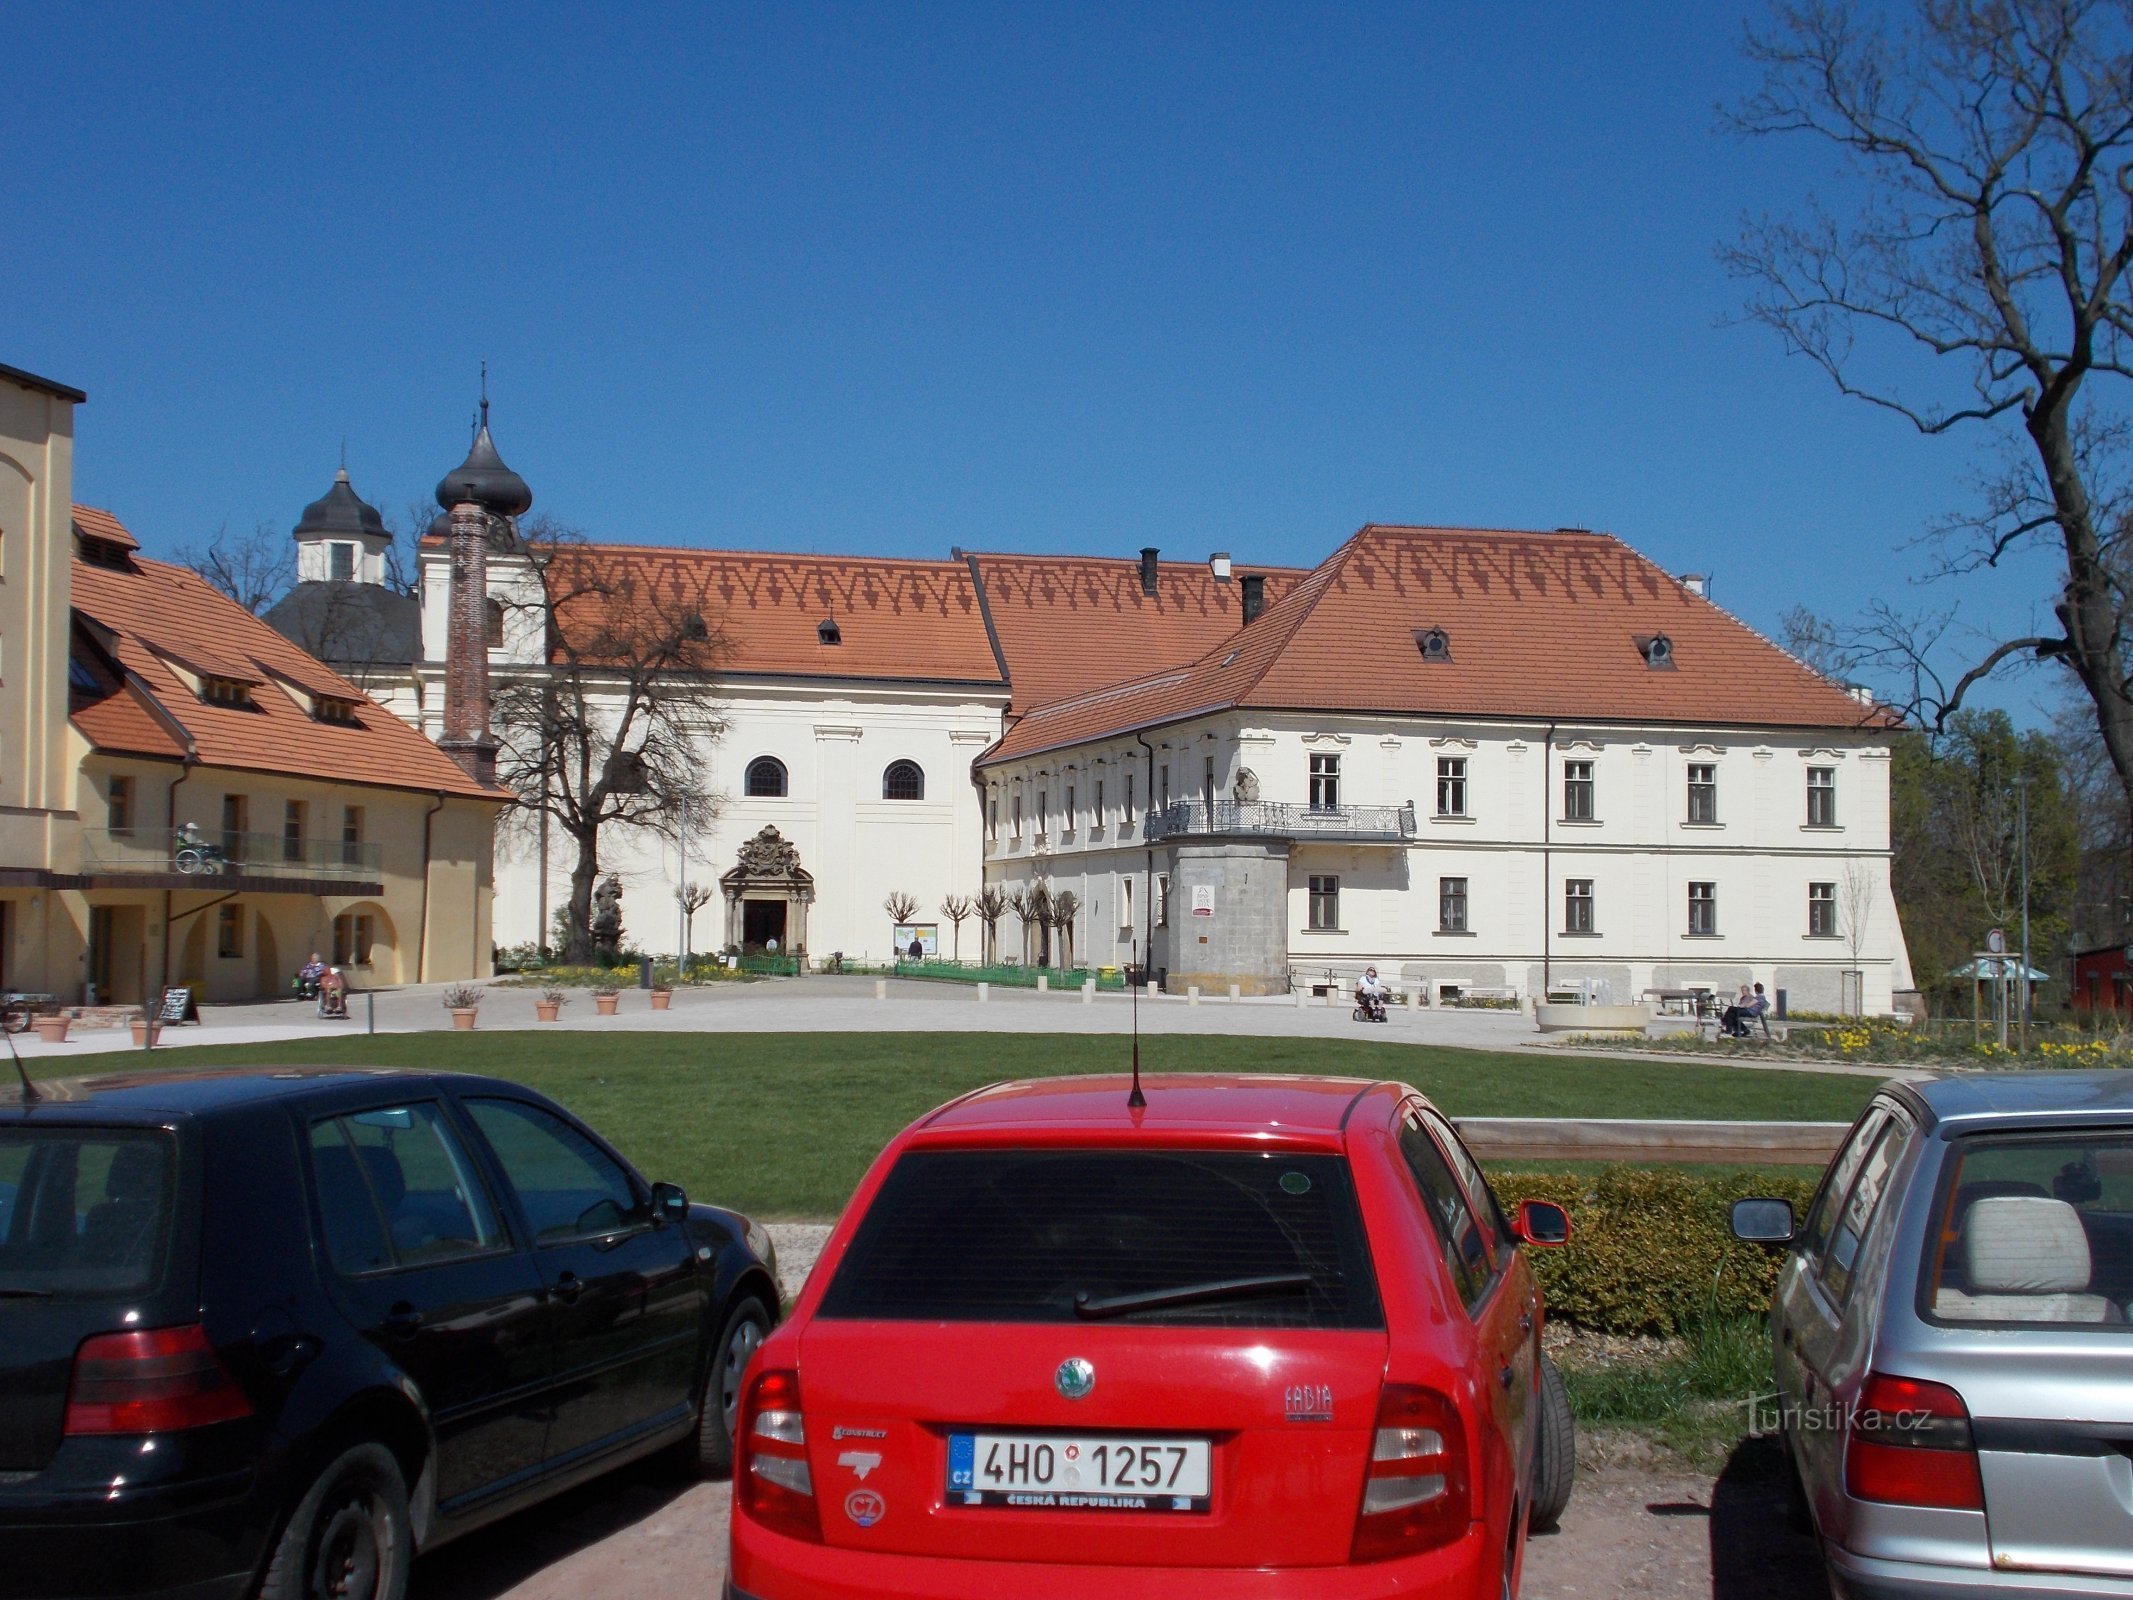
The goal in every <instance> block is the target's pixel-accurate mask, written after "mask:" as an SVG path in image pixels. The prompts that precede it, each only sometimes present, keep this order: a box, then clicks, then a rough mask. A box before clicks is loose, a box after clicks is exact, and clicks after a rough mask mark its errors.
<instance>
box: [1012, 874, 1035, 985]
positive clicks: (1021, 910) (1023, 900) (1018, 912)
mask: <svg viewBox="0 0 2133 1600" xmlns="http://www.w3.org/2000/svg"><path fill="white" fill-rule="evenodd" d="M1007 909H1008V910H1010V911H1012V912H1013V913H1014V914H1015V920H1016V921H1017V922H1019V923H1021V924H1022V956H1021V961H1022V965H1024V966H1025V967H1026V966H1028V965H1029V925H1030V919H1031V918H1032V917H1034V916H1035V915H1036V914H1037V908H1036V907H1035V906H1034V905H1032V904H1031V903H1030V894H1029V891H1028V890H1027V889H1016V890H1015V891H1014V892H1013V893H1011V894H1009V895H1008V897H1007Z"/></svg>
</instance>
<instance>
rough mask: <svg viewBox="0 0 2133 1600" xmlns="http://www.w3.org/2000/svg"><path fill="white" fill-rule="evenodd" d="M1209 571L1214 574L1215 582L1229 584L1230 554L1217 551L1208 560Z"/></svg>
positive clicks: (1225, 551) (1224, 551)
mask: <svg viewBox="0 0 2133 1600" xmlns="http://www.w3.org/2000/svg"><path fill="white" fill-rule="evenodd" d="M1207 570H1208V571H1209V572H1211V573H1213V574H1214V577H1215V582H1217V583H1227V582H1229V552H1228V551H1227V550H1217V551H1216V552H1215V553H1214V554H1213V555H1211V556H1209V557H1208V558H1207Z"/></svg>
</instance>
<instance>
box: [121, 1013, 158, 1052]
mask: <svg viewBox="0 0 2133 1600" xmlns="http://www.w3.org/2000/svg"><path fill="white" fill-rule="evenodd" d="M129 1026H131V1027H132V1029H133V1043H134V1047H135V1048H136V1049H138V1048H139V1047H140V1046H142V1045H144V1044H145V1045H153V1044H155V1043H156V1041H157V1040H159V1039H160V1038H162V1036H163V1028H162V1024H160V1023H154V1022H142V1021H140V1020H139V1019H138V1018H136V1019H135V1020H134V1021H133V1022H132V1023H131V1024H129Z"/></svg>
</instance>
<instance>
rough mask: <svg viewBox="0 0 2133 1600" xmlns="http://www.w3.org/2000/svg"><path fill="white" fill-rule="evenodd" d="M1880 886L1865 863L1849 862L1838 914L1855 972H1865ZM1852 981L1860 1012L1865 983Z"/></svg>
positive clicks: (1840, 894) (1839, 900) (1845, 872)
mask: <svg viewBox="0 0 2133 1600" xmlns="http://www.w3.org/2000/svg"><path fill="white" fill-rule="evenodd" d="M1877 892H1878V886H1877V885H1876V883H1875V881H1874V872H1873V870H1872V869H1871V868H1870V867H1868V866H1867V864H1866V863H1865V862H1863V861H1847V862H1846V863H1845V864H1844V881H1843V883H1842V884H1841V885H1840V886H1839V888H1838V890H1837V897H1838V902H1837V914H1838V915H1839V916H1841V917H1842V918H1843V919H1844V942H1845V943H1846V944H1847V945H1849V946H1850V947H1851V952H1852V971H1853V973H1854V974H1861V973H1864V972H1865V971H1866V968H1865V966H1864V964H1863V963H1862V962H1861V960H1860V955H1861V953H1862V952H1863V951H1864V950H1865V949H1866V935H1867V930H1868V928H1869V927H1870V926H1871V925H1872V923H1873V920H1874V897H1875V895H1876V893H1877ZM1852 981H1853V982H1854V983H1855V984H1859V985H1860V986H1861V987H1860V989H1859V990H1857V991H1856V992H1855V994H1854V997H1853V998H1854V1003H1855V1004H1857V1005H1858V1006H1859V1007H1860V1009H1861V1010H1864V1009H1865V1006H1866V994H1865V991H1864V984H1865V979H1864V978H1863V977H1858V976H1855V977H1854V978H1853V979H1852Z"/></svg>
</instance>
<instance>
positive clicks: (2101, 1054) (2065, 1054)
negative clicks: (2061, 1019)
mask: <svg viewBox="0 0 2133 1600" xmlns="http://www.w3.org/2000/svg"><path fill="white" fill-rule="evenodd" d="M2037 1053H2038V1054H2039V1055H2041V1056H2043V1057H2044V1058H2045V1059H2047V1060H2057V1061H2073V1062H2100V1061H2102V1060H2103V1059H2104V1058H2105V1057H2106V1056H2108V1055H2109V1054H2110V1053H2111V1047H2110V1045H2109V1044H2108V1043H2106V1042H2105V1041H2104V1040H2102V1039H2088V1040H2085V1041H2083V1042H2082V1043H2080V1044H2055V1043H2053V1042H2052V1041H2051V1040H2049V1039H2046V1040H2043V1041H2041V1042H2040V1043H2039V1044H2038V1045H2037Z"/></svg>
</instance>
